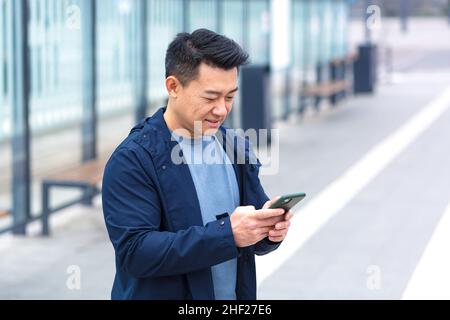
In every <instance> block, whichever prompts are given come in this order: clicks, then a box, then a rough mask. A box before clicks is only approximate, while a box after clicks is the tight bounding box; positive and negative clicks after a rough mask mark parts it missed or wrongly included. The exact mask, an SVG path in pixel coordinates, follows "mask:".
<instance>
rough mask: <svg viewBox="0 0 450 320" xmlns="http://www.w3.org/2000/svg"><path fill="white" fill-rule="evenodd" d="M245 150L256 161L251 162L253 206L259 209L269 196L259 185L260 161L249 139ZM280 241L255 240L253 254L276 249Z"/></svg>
mask: <svg viewBox="0 0 450 320" xmlns="http://www.w3.org/2000/svg"><path fill="white" fill-rule="evenodd" d="M245 152H246V153H247V154H248V158H249V159H251V160H252V161H253V163H255V162H256V164H252V169H253V170H254V171H255V172H254V178H255V179H256V190H255V193H256V198H257V199H258V200H257V203H256V204H255V208H257V209H261V208H262V207H263V206H264V204H265V203H266V202H267V201H268V200H270V199H269V197H268V196H267V195H266V193H265V191H264V188H263V186H262V185H261V181H260V180H259V168H260V167H261V162H260V161H259V159H258V158H257V157H256V155H255V153H254V152H253V149H252V146H251V144H250V141H247V143H246V150H245ZM280 244H281V242H273V241H270V240H269V237H267V238H264V239H263V240H261V241H259V242H257V243H256V244H255V245H254V248H255V254H256V255H259V256H262V255H265V254H268V253H270V252H272V251H274V250H275V249H277V248H278V247H279V246H280Z"/></svg>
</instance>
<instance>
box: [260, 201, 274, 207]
mask: <svg viewBox="0 0 450 320" xmlns="http://www.w3.org/2000/svg"><path fill="white" fill-rule="evenodd" d="M271 204H272V200H267V201H266V203H264V205H263V207H262V209H268V208H269V207H270V205H271Z"/></svg>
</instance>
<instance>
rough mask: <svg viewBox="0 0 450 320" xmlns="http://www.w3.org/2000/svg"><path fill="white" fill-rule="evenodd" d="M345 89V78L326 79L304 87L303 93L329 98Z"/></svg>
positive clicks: (309, 95)
mask: <svg viewBox="0 0 450 320" xmlns="http://www.w3.org/2000/svg"><path fill="white" fill-rule="evenodd" d="M345 90H347V82H346V81H345V80H338V81H327V82H323V83H320V84H314V85H309V86H307V87H305V91H304V95H306V96H308V97H322V98H329V97H331V96H333V95H335V94H337V93H340V92H342V91H345Z"/></svg>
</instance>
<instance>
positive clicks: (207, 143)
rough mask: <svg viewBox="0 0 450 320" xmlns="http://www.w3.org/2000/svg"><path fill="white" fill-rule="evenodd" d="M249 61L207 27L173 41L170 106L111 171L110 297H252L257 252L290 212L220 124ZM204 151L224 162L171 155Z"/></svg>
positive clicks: (143, 126)
mask: <svg viewBox="0 0 450 320" xmlns="http://www.w3.org/2000/svg"><path fill="white" fill-rule="evenodd" d="M247 59H248V55H247V54H246V53H245V52H244V51H243V50H242V49H241V48H240V47H239V45H238V44H236V43H235V42H234V41H232V40H230V39H228V38H226V37H224V36H221V35H218V34H216V33H214V32H212V31H209V30H206V29H199V30H197V31H195V32H193V33H192V34H188V33H180V34H178V35H177V37H176V38H175V40H174V41H173V42H172V43H171V44H170V45H169V47H168V50H167V53H166V82H165V85H166V89H167V92H168V96H169V100H168V104H167V107H166V108H161V109H160V110H158V111H157V112H156V113H155V114H154V115H153V116H152V117H149V118H147V119H145V120H143V121H141V122H140V123H139V124H138V125H137V126H135V127H134V128H133V129H132V130H131V132H130V135H129V136H128V137H127V138H126V139H125V141H123V142H122V144H121V145H120V146H119V147H118V148H117V149H116V150H115V152H114V153H113V155H112V156H111V158H110V160H109V161H108V164H107V166H106V168H105V174H104V179H103V192H102V196H103V211H104V216H105V222H106V226H107V229H108V233H109V236H110V239H111V241H112V244H113V246H114V249H115V254H116V276H115V279H114V285H113V289H112V298H113V299H230V300H233V299H256V271H255V257H254V255H255V254H257V255H263V254H266V253H269V252H271V251H273V250H275V249H276V248H277V247H278V246H279V245H280V242H281V241H283V240H284V238H285V236H286V233H287V231H288V228H289V224H290V221H289V220H290V219H291V217H292V213H291V212H288V213H285V212H284V211H283V210H282V209H268V207H269V206H270V204H271V201H270V200H269V199H268V197H267V196H266V194H265V193H264V190H263V188H262V186H261V184H260V181H259V178H258V172H259V167H260V166H261V164H260V163H259V161H256V162H255V163H254V164H251V163H248V162H249V161H250V158H252V157H253V158H254V154H253V153H252V151H251V146H250V145H249V143H248V140H245V139H243V138H241V137H239V136H237V135H229V134H228V132H225V129H224V127H223V126H221V125H222V123H223V122H224V120H225V119H226V117H227V115H228V114H229V112H230V111H231V108H232V103H233V98H234V96H235V95H236V93H237V91H238V88H237V81H238V68H239V67H240V66H241V65H243V64H245V63H247ZM244 107H245V106H244ZM218 133H225V134H224V138H225V139H224V142H222V143H220V142H219V139H217V137H218ZM232 142H236V144H234V143H232ZM242 142H243V143H242ZM225 145H232V150H231V153H230V152H226V151H225V150H226V147H225ZM239 145H240V146H243V148H239ZM197 146H200V147H201V148H197ZM176 147H179V149H178V150H179V152H175V153H174V150H176ZM203 147H208V148H209V150H210V151H213V152H211V153H208V154H213V155H215V158H216V160H217V159H219V160H223V162H222V163H220V161H219V162H214V163H213V164H210V163H205V161H203V162H196V161H181V162H179V161H177V159H175V158H176V157H174V154H176V155H178V156H179V157H181V158H182V159H183V160H187V159H192V157H194V158H196V157H197V156H198V155H199V150H200V153H201V152H203V151H204V150H205V149H204V148H203ZM200 155H201V154H200ZM238 158H239V159H244V161H243V162H245V163H239V162H238V160H236V159H238ZM253 158H252V159H253ZM193 162H194V163H193ZM272 201H273V200H272ZM256 208H258V210H257V209H256Z"/></svg>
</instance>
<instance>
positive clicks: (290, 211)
mask: <svg viewBox="0 0 450 320" xmlns="http://www.w3.org/2000/svg"><path fill="white" fill-rule="evenodd" d="M293 216H294V213H293V212H292V210H289V211H288V213H286V215H285V216H284V219H285V220H286V221H289V220H291V219H292V217H293Z"/></svg>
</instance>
